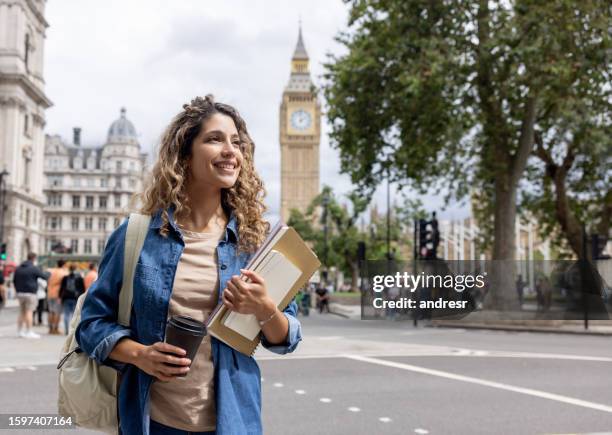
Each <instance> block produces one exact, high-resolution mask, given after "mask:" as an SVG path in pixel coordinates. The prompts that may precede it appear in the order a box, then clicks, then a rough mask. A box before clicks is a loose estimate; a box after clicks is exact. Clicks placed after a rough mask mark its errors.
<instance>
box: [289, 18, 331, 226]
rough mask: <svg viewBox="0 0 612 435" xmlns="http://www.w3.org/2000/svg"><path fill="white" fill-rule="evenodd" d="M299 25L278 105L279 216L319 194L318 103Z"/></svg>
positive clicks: (319, 133)
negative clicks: (279, 153) (288, 74)
mask: <svg viewBox="0 0 612 435" xmlns="http://www.w3.org/2000/svg"><path fill="white" fill-rule="evenodd" d="M308 63H309V58H308V53H307V52H306V48H305V46H304V40H303V38H302V29H301V27H300V30H299V35H298V42H297V46H296V47H295V51H294V53H293V57H292V59H291V75H290V76H289V83H288V84H287V86H286V87H285V91H284V92H283V99H282V102H281V105H280V116H279V118H280V119H279V123H280V144H281V219H282V220H283V221H285V222H286V221H287V220H288V219H289V214H290V210H291V209H293V208H296V209H298V210H300V211H302V212H303V211H305V210H306V208H307V207H308V205H310V203H311V202H312V200H313V199H314V198H315V197H316V196H317V195H318V194H319V142H320V140H321V105H320V103H319V100H318V98H317V94H316V92H315V89H314V84H313V83H312V79H311V77H310V69H309V66H308Z"/></svg>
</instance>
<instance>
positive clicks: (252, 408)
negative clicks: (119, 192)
mask: <svg viewBox="0 0 612 435" xmlns="http://www.w3.org/2000/svg"><path fill="white" fill-rule="evenodd" d="M169 216H170V226H171V230H170V232H169V234H168V237H163V236H162V235H161V234H160V232H159V229H160V227H161V224H162V219H161V211H158V212H157V213H156V214H154V215H153V217H152V219H151V223H150V225H149V230H148V233H147V235H146V238H145V242H144V246H143V248H142V252H141V254H140V257H139V259H138V263H137V265H136V270H135V273H134V297H133V306H132V313H131V316H130V318H131V320H130V327H129V328H125V327H123V326H121V325H119V324H118V323H117V308H118V300H119V299H118V295H119V290H120V289H121V282H122V277H123V257H124V242H125V234H126V229H127V220H126V221H124V222H123V223H122V224H121V225H120V226H119V227H118V228H117V229H116V230H115V231H114V232H113V233H112V235H111V236H110V238H109V240H108V242H107V245H106V248H105V249H104V254H103V256H102V261H101V263H100V267H99V275H98V279H97V280H96V281H95V282H94V283H93V284H92V286H91V287H90V288H89V290H88V293H87V296H86V299H85V302H84V304H83V308H82V312H81V322H80V323H79V325H78V327H77V330H76V339H77V341H78V343H79V345H80V347H81V349H83V350H84V351H85V352H86V353H87V354H88V355H89V356H90V357H91V358H94V359H95V360H96V361H97V362H98V363H100V364H104V365H108V366H111V367H113V368H115V369H116V370H119V371H120V372H121V373H122V381H121V387H120V390H119V417H120V425H121V431H122V433H123V434H127V435H136V434H144V435H148V434H149V419H150V404H149V390H150V387H151V383H152V382H153V380H154V378H153V377H152V376H150V375H148V374H147V373H145V372H143V371H142V370H140V369H139V368H137V367H136V366H134V365H131V364H122V363H119V362H118V361H113V360H112V359H110V358H109V354H110V353H111V351H112V349H113V348H114V347H115V345H116V344H117V342H118V341H119V340H120V339H121V338H123V337H130V338H132V339H133V340H136V341H138V342H139V343H142V344H144V345H151V344H153V343H155V342H157V341H164V336H165V330H166V321H167V316H168V304H169V301H170V296H171V293H172V287H173V282H174V275H175V273H176V268H177V264H178V262H179V258H180V257H181V254H182V252H183V249H184V247H185V244H184V241H183V237H182V234H181V232H180V230H179V229H178V228H177V226H176V223H175V222H174V219H173V210H172V209H170V210H169ZM237 242H238V231H237V223H236V218H235V216H234V214H233V213H232V215H231V216H230V220H229V222H228V224H227V227H226V230H225V237H224V238H223V239H221V240H220V241H219V244H218V246H217V260H218V264H217V267H218V273H219V293H218V294H219V301H220V300H221V294H222V292H223V289H224V288H225V285H226V282H227V280H228V279H230V278H231V277H232V276H233V275H239V274H240V269H241V268H244V267H245V266H246V264H247V261H248V260H249V257H250V255H249V254H246V253H237ZM296 310H297V305H296V303H295V301H292V302H291V303H290V304H289V305H288V306H287V308H286V309H285V310H284V312H283V314H284V315H285V317H287V320H288V321H289V332H288V334H287V338H286V341H285V343H281V344H278V345H271V344H270V343H268V342H267V341H266V339H265V336H264V335H263V333H262V334H261V339H262V340H261V343H262V345H263V346H264V347H266V348H267V349H269V350H270V351H272V352H275V353H278V354H285V353H288V352H292V351H293V350H294V349H295V348H296V346H297V344H298V342H299V341H300V340H301V339H302V334H301V326H300V322H299V321H298V320H297V319H296ZM211 347H212V358H213V364H214V370H215V373H214V382H215V400H216V410H217V429H216V431H217V432H216V433H217V434H218V435H229V434H232V435H233V434H240V435H242V434H261V433H262V425H261V375H260V371H259V366H258V365H257V362H256V361H255V359H254V358H252V357H249V356H246V355H244V354H242V353H240V352H238V351H236V350H234V349H232V348H231V347H229V346H227V345H226V344H225V343H223V342H221V341H219V340H217V339H216V338H214V337H211Z"/></svg>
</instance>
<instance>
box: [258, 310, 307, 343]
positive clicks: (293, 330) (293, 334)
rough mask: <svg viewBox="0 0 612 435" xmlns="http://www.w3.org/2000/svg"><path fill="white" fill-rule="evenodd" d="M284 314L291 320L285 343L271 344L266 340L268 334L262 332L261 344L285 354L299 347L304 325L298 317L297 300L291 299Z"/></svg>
mask: <svg viewBox="0 0 612 435" xmlns="http://www.w3.org/2000/svg"><path fill="white" fill-rule="evenodd" d="M283 314H284V315H285V317H286V318H287V321H288V322H289V331H288V332H287V340H286V341H285V342H284V343H277V344H270V342H268V340H266V336H265V335H264V334H263V333H261V334H260V335H261V344H262V345H263V347H265V348H266V349H268V350H269V351H270V352H274V353H278V354H280V355H284V354H286V353H290V352H293V351H294V350H295V348H296V347H297V345H298V343H299V342H300V341H301V340H302V325H301V323H300V321H299V320H298V319H297V317H296V314H297V304H296V303H295V301H294V300H293V301H291V302H290V303H289V305H287V308H285V309H284V310H283Z"/></svg>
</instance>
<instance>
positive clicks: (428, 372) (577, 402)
mask: <svg viewBox="0 0 612 435" xmlns="http://www.w3.org/2000/svg"><path fill="white" fill-rule="evenodd" d="M345 357H346V358H348V359H352V360H356V361H362V362H367V363H371V364H378V365H382V366H387V367H393V368H396V369H402V370H409V371H412V372H416V373H422V374H425V375H431V376H438V377H441V378H446V379H452V380H455V381H461V382H468V383H471V384H477V385H483V386H485V387H491V388H497V389H500V390H506V391H513V392H515V393H520V394H526V395H528V396H534V397H540V398H542V399H549V400H554V401H557V402H562V403H567V404H569V405H575V406H581V407H583V408H589V409H595V410H597V411H603V412H609V413H612V406H608V405H603V404H601V403H595V402H589V401H586V400H581V399H575V398H573V397H568V396H562V395H560V394H554V393H547V392H546V391H540V390H534V389H532V388H523V387H516V386H514V385H509V384H503V383H501V382H493V381H487V380H485V379H479V378H474V377H471V376H464V375H457V374H455V373H450V372H444V371H442V370H433V369H428V368H425V367H419V366H414V365H411V364H403V363H398V362H393V361H386V360H382V359H378V358H369V357H367V356H359V355H345Z"/></svg>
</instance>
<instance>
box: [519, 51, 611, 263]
mask: <svg viewBox="0 0 612 435" xmlns="http://www.w3.org/2000/svg"><path fill="white" fill-rule="evenodd" d="M601 56H602V59H600V61H604V59H603V57H604V56H605V54H604V53H601ZM576 62H577V63H583V62H584V59H576ZM599 72H600V74H599V75H595V74H590V75H583V74H581V73H579V72H578V71H576V70H572V71H569V72H567V73H566V76H567V82H568V83H567V86H566V95H565V97H564V98H563V99H560V100H558V101H553V102H551V103H550V106H549V108H548V112H549V114H548V116H547V117H546V118H545V119H544V120H542V122H539V123H538V127H537V129H536V147H535V151H534V157H533V158H532V159H531V162H530V163H531V164H530V167H529V171H528V180H529V182H530V183H531V185H530V187H531V188H529V189H525V191H524V193H523V195H522V200H523V204H524V205H525V206H526V207H528V208H529V209H530V211H531V212H532V213H533V214H534V215H535V216H537V218H538V221H539V222H540V227H541V231H542V232H543V233H544V234H553V235H555V237H554V238H553V241H554V242H555V243H556V245H557V246H559V247H561V248H567V247H569V249H570V250H571V251H573V252H574V254H575V255H576V256H577V257H578V258H583V256H584V255H583V254H584V252H586V253H587V257H590V255H591V249H588V248H587V249H583V248H586V247H585V246H584V244H585V243H587V242H588V241H586V240H584V238H583V225H585V226H587V224H588V228H587V229H588V230H589V231H590V232H592V233H598V234H601V235H602V236H604V237H605V236H607V235H608V234H609V232H610V219H611V217H612V123H611V113H612V112H611V111H610V102H611V98H610V97H611V89H610V81H611V77H610V71H607V70H601V71H599ZM585 81H587V82H586V83H585Z"/></svg>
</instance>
